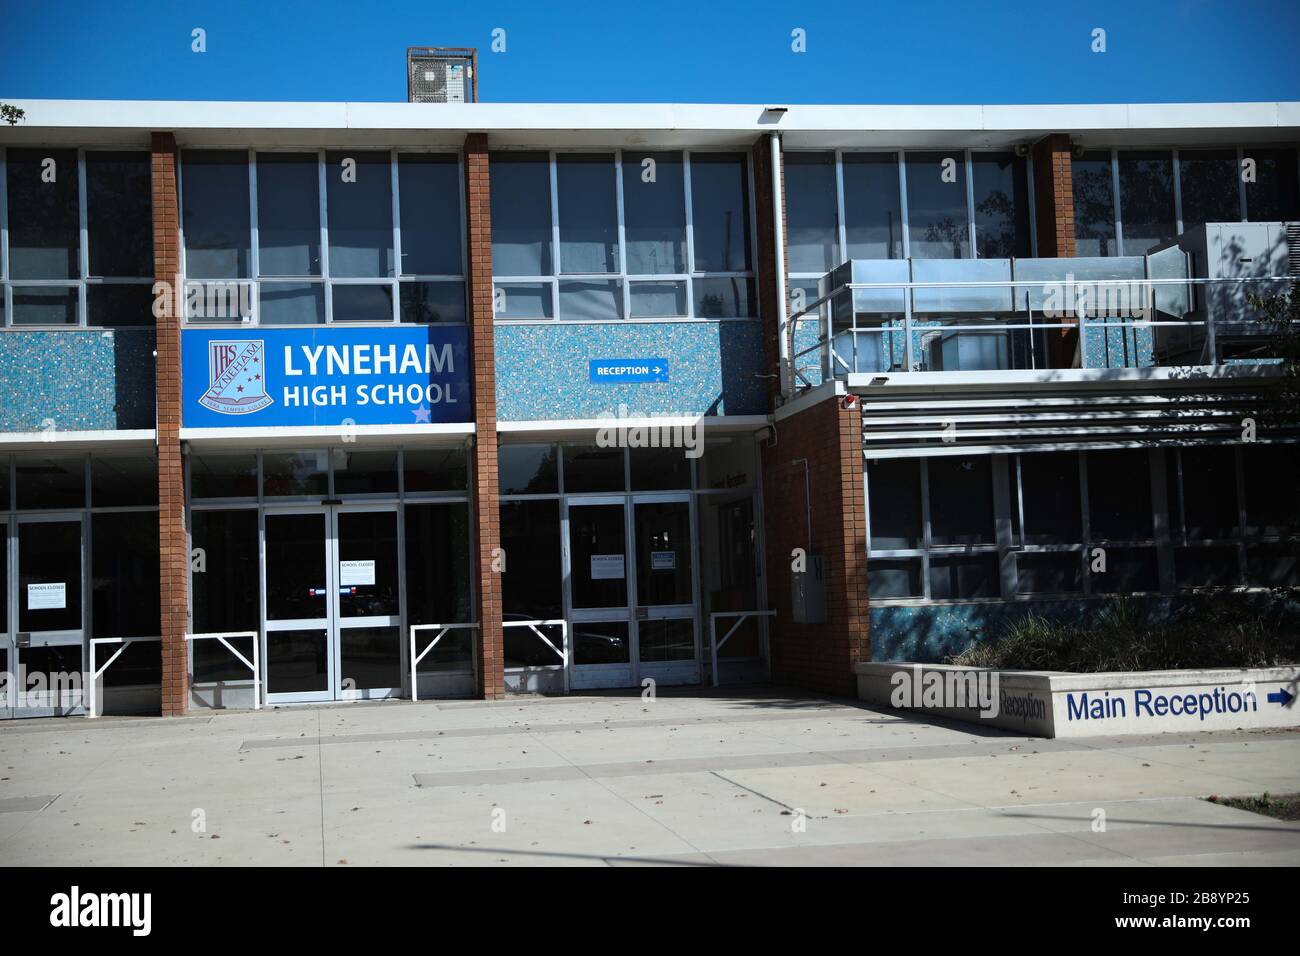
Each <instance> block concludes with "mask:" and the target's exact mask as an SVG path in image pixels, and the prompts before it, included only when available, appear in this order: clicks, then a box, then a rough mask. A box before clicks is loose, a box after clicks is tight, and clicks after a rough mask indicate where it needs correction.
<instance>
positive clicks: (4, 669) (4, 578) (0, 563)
mask: <svg viewBox="0 0 1300 956" xmlns="http://www.w3.org/2000/svg"><path fill="white" fill-rule="evenodd" d="M6 467H7V466H6ZM11 564H12V562H11V561H10V559H9V519H8V518H0V680H3V681H4V686H3V687H0V720H4V719H6V718H9V717H12V716H13V715H14V702H15V700H16V698H17V694H18V678H17V672H18V668H17V667H11V666H10V664H11V663H12V662H14V661H16V660H17V659H18V655H17V654H16V653H15V651H14V645H13V636H12V635H13V627H12V626H11V625H10V623H9V567H10V565H11Z"/></svg>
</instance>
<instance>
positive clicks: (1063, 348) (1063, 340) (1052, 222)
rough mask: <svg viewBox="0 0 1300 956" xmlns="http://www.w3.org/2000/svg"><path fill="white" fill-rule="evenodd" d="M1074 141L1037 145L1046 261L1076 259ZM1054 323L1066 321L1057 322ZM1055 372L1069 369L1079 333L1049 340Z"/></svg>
mask: <svg viewBox="0 0 1300 956" xmlns="http://www.w3.org/2000/svg"><path fill="white" fill-rule="evenodd" d="M1071 156H1072V154H1071V147H1070V137H1069V136H1067V135H1066V134H1065V133H1052V134H1051V135H1050V136H1047V137H1044V138H1043V139H1041V140H1039V141H1038V142H1037V143H1035V144H1034V154H1033V162H1034V214H1035V226H1036V227H1037V231H1038V249H1037V254H1038V255H1039V256H1040V257H1043V258H1062V259H1065V258H1070V257H1072V256H1074V254H1075V253H1074V248H1075V246H1074V176H1073V169H1072V165H1071ZM1052 321H1062V320H1060V319H1054V320H1052ZM1048 343H1049V345H1048V348H1049V349H1050V353H1051V354H1050V355H1049V360H1050V362H1051V365H1052V367H1053V368H1066V367H1069V366H1070V365H1071V364H1072V363H1073V361H1074V353H1075V351H1076V350H1077V348H1078V344H1079V333H1078V330H1077V329H1057V330H1055V331H1054V334H1052V335H1049V336H1048Z"/></svg>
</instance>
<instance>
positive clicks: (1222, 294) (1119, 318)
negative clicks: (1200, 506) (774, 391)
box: [786, 247, 1296, 394]
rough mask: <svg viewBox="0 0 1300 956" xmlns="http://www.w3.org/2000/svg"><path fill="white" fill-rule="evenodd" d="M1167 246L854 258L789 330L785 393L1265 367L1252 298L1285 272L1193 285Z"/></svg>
mask: <svg viewBox="0 0 1300 956" xmlns="http://www.w3.org/2000/svg"><path fill="white" fill-rule="evenodd" d="M1189 264H1190V263H1189V259H1188V257H1187V256H1186V254H1184V253H1183V252H1182V251H1181V250H1179V249H1178V248H1177V247H1172V248H1168V249H1164V250H1161V251H1159V252H1155V253H1152V254H1150V255H1146V256H1130V257H1111V258H1078V259H1015V260H1011V259H987V260H905V259H896V260H855V261H853V262H848V263H845V264H844V265H842V266H840V267H839V268H837V269H835V270H834V271H832V272H830V273H828V274H827V275H826V276H825V277H824V278H823V279H821V280H820V282H819V292H820V293H821V294H820V297H819V298H818V299H816V301H814V302H811V303H807V304H806V305H804V307H803V308H801V309H799V310H798V311H796V312H794V314H793V315H792V316H791V318H790V320H789V322H788V323H787V326H786V335H787V336H788V339H787V343H786V345H787V355H788V356H789V359H788V369H787V376H788V378H787V383H788V388H789V393H790V394H795V393H797V392H799V391H800V390H803V389H807V388H810V387H813V386H815V385H818V384H820V383H821V382H823V381H826V380H827V379H832V378H834V379H846V378H847V377H848V376H849V375H852V374H871V373H900V372H901V373H906V372H954V371H996V370H1021V369H1024V370H1036V369H1063V368H1065V369H1069V368H1075V369H1114V368H1157V367H1172V366H1205V365H1219V364H1225V363H1227V364H1232V363H1267V362H1272V361H1274V359H1273V358H1272V357H1271V356H1270V354H1269V330H1268V327H1267V326H1265V325H1264V324H1262V323H1261V322H1260V320H1259V316H1258V315H1257V313H1256V310H1255V309H1254V307H1253V306H1251V305H1250V303H1249V299H1248V294H1249V293H1252V292H1253V293H1255V294H1257V295H1260V296H1267V295H1270V294H1275V293H1278V292H1282V291H1286V290H1288V289H1290V288H1291V287H1292V286H1293V284H1294V283H1295V281H1296V279H1295V278H1294V277H1277V276H1259V275H1249V276H1239V277H1234V278H1226V279H1222V278H1221V279H1201V278H1192V277H1191V276H1190V268H1189Z"/></svg>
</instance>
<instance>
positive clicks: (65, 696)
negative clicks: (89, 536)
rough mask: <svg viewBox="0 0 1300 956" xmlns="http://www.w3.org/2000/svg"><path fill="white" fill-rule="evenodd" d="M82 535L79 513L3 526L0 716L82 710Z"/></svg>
mask: <svg viewBox="0 0 1300 956" xmlns="http://www.w3.org/2000/svg"><path fill="white" fill-rule="evenodd" d="M83 532H84V521H83V518H82V516H81V515H79V514H75V515H40V516H35V515H33V516H20V517H17V518H14V519H11V520H9V521H5V520H0V671H3V672H4V674H5V677H4V681H5V686H4V694H3V698H2V699H0V717H48V716H52V715H63V714H68V713H70V712H72V711H74V710H76V709H79V708H80V707H81V704H82V681H83V679H84V673H83V671H84V663H83V660H82V651H83V646H84V642H85V609H84V606H83V605H84V601H83V597H84V591H83V581H84V576H85V560H86V558H85V549H84V540H85V536H84V533H83Z"/></svg>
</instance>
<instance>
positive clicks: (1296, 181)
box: [1242, 146, 1300, 222]
mask: <svg viewBox="0 0 1300 956" xmlns="http://www.w3.org/2000/svg"><path fill="white" fill-rule="evenodd" d="M1297 152H1298V151H1297V150H1296V149H1294V148H1292V149H1256V148H1254V147H1251V146H1247V147H1246V148H1245V149H1244V150H1242V157H1243V159H1245V158H1250V159H1253V160H1255V181H1254V182H1253V183H1252V182H1247V183H1246V184H1245V187H1246V212H1247V213H1248V218H1249V219H1250V220H1251V221H1252V222H1274V221H1284V220H1291V221H1294V220H1296V219H1300V162H1298V161H1297Z"/></svg>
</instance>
